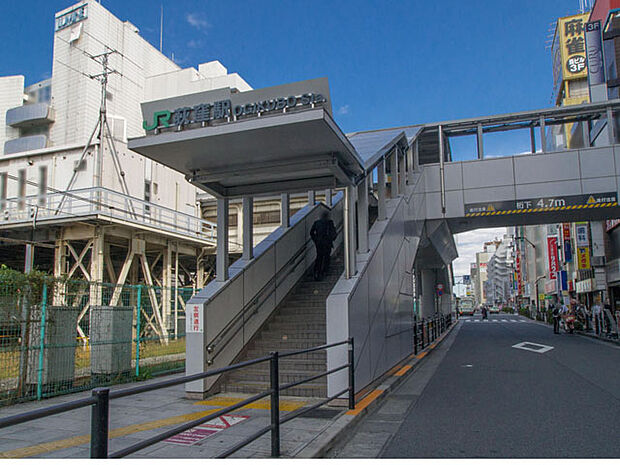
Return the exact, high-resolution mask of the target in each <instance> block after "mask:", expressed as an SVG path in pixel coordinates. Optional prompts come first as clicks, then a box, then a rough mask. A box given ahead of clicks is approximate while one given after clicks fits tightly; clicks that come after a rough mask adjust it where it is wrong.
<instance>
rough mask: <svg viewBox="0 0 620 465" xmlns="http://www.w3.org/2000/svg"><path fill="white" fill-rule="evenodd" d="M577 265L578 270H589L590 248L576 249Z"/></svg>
mask: <svg viewBox="0 0 620 465" xmlns="http://www.w3.org/2000/svg"><path fill="white" fill-rule="evenodd" d="M577 263H578V265H579V269H580V270H589V269H590V247H577Z"/></svg>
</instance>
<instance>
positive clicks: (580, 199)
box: [465, 192, 618, 216]
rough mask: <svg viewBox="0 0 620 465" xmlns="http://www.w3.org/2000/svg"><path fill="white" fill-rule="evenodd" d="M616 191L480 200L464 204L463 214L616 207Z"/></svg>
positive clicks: (477, 214) (486, 214)
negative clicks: (497, 200)
mask: <svg viewBox="0 0 620 465" xmlns="http://www.w3.org/2000/svg"><path fill="white" fill-rule="evenodd" d="M617 206H618V197H617V194H616V192H602V193H599V194H580V195H564V196H558V197H536V198H532V199H524V200H506V201H500V202H480V203H467V204H465V216H494V215H513V214H522V213H544V212H551V211H562V210H581V209H589V208H607V207H617Z"/></svg>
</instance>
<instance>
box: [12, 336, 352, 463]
mask: <svg viewBox="0 0 620 465" xmlns="http://www.w3.org/2000/svg"><path fill="white" fill-rule="evenodd" d="M344 344H347V345H348V361H347V363H346V364H344V365H342V366H339V367H337V368H333V369H331V370H328V371H326V372H323V373H319V374H317V375H314V376H310V377H308V378H304V379H302V380H300V381H295V382H291V383H287V384H283V385H281V384H280V381H279V360H280V359H282V358H286V357H292V356H294V355H300V354H306V353H310V352H316V351H319V350H325V349H329V348H331V347H336V346H341V345H344ZM264 362H269V364H270V370H269V379H270V385H271V388H270V389H269V390H267V391H263V392H261V393H259V394H256V395H254V396H251V397H249V398H247V399H245V400H243V401H241V402H237V403H236V404H233V405H230V406H228V407H226V408H223V409H221V410H218V411H217V412H215V413H212V414H210V415H206V416H204V417H201V418H199V419H197V420H193V421H190V422H187V423H183V424H182V425H180V426H177V427H176V428H172V429H170V430H168V431H166V432H164V433H161V434H158V435H156V436H153V437H151V438H148V439H145V440H143V441H140V442H138V443H136V444H133V445H131V446H129V447H126V448H125V449H122V450H119V451H117V452H113V453H109V451H108V440H109V424H110V400H112V399H119V398H121V397H127V396H131V395H135V394H140V393H143V392H150V391H156V390H158V389H163V388H168V387H172V386H176V385H179V384H184V383H187V382H190V381H196V380H199V379H203V378H207V377H209V376H215V375H221V374H223V373H226V372H229V371H234V370H238V369H241V368H244V367H248V366H251V365H256V364H258V363H264ZM354 367H355V365H354V345H353V338H350V339H347V340H346V341H341V342H335V343H332V344H325V345H322V346H317V347H311V348H309V349H303V350H296V351H291V352H284V353H278V352H272V353H271V354H269V355H268V356H265V357H261V358H257V359H253V360H248V361H245V362H241V363H237V364H234V365H230V366H228V367H224V368H220V369H217V370H212V371H206V372H202V373H197V374H194V375H189V376H183V377H180V378H174V379H171V380H167V381H161V382H158V383H153V384H149V385H146V386H138V387H133V388H127V389H121V390H118V391H110V390H109V389H108V388H97V389H93V391H92V394H91V397H86V398H84V399H78V400H74V401H70V402H64V403H62V404H59V405H54V406H51V407H44V408H41V409H36V410H33V411H31V412H27V413H20V414H17V415H13V416H10V417H6V418H1V419H0V429H2V428H7V427H9V426H14V425H19V424H22V423H26V422H28V421H32V420H37V419H40V418H45V417H49V416H51V415H55V414H57V413H63V412H68V411H71V410H76V409H78V408H82V407H88V406H91V427H90V428H91V431H90V457H91V458H121V457H126V456H128V455H130V454H133V453H134V452H137V451H139V450H142V449H145V448H147V447H149V446H152V445H153V444H156V443H158V442H160V441H163V440H165V439H168V438H170V437H172V436H175V435H177V434H179V433H182V432H183V431H186V430H188V429H190V428H193V427H195V426H198V425H200V424H202V423H205V422H207V421H209V420H212V419H214V418H216V417H219V416H222V415H225V414H227V413H229V412H232V411H233V410H237V409H239V408H241V407H244V406H246V405H249V404H251V403H252V402H255V401H257V400H259V399H262V398H264V397H267V396H270V398H271V422H270V424H269V425H268V426H266V427H264V428H262V429H260V430H258V431H256V432H255V433H254V434H252V435H251V436H250V437H248V438H246V439H244V440H243V441H241V442H239V443H237V444H235V445H234V446H233V447H231V448H230V449H228V450H227V451H225V452H223V453H221V454H220V455H219V456H218V457H217V458H225V457H228V456H230V455H231V454H233V453H235V452H237V451H238V450H240V449H242V448H243V447H245V446H246V445H248V444H250V443H251V442H253V441H255V440H256V439H258V438H259V437H261V436H262V435H263V434H265V433H267V432H269V431H270V432H271V456H272V457H279V456H280V425H282V424H284V423H286V422H288V421H291V420H293V419H295V418H297V417H299V416H301V415H303V414H305V413H307V412H309V411H312V410H314V409H317V408H318V407H320V406H322V405H324V404H326V403H328V402H330V401H332V400H334V399H336V398H337V397H340V396H342V395H343V394H345V393H347V392H348V400H349V404H348V407H349V409H354V408H355V368H354ZM344 369H348V371H349V386H348V387H347V388H346V389H343V390H342V391H340V392H338V393H337V394H334V395H333V396H330V397H328V398H326V399H323V400H322V401H320V402H317V403H315V404H313V405H310V406H308V407H304V408H301V409H299V410H296V411H293V412H291V413H289V414H287V415H285V416H284V417H282V418H281V417H280V392H282V391H284V390H286V389H289V388H292V387H295V386H298V385H300V384H304V383H308V382H310V381H314V380H315V379H318V378H321V377H323V376H327V375H330V374H332V373H335V372H338V371H340V370H344Z"/></svg>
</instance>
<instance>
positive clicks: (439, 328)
mask: <svg viewBox="0 0 620 465" xmlns="http://www.w3.org/2000/svg"><path fill="white" fill-rule="evenodd" d="M451 325H452V315H440V316H435V317H433V318H429V319H424V320H422V321H418V322H416V323H414V325H413V353H414V354H415V355H418V353H419V352H420V351H421V350H424V348H425V347H428V346H429V345H430V344H432V343H433V342H434V341H435V340H436V339H437V338H438V337H439V336H441V335H442V334H443V333H444V331H446V330H447V329H448V328H450V326H451Z"/></svg>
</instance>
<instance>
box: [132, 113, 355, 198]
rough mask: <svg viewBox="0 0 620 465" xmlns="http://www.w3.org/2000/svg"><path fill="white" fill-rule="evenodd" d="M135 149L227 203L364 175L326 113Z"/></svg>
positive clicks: (231, 126)
mask: <svg viewBox="0 0 620 465" xmlns="http://www.w3.org/2000/svg"><path fill="white" fill-rule="evenodd" d="M129 148H130V149H131V150H133V151H135V152H138V153H140V154H142V155H144V156H146V157H148V158H151V159H153V160H155V161H157V162H159V163H161V164H163V165H166V166H168V167H170V168H172V169H175V170H177V171H179V172H181V173H183V174H185V176H186V178H187V179H188V180H189V181H190V182H192V183H193V184H195V185H196V186H198V187H200V188H202V189H204V190H206V191H207V192H209V193H211V194H213V195H216V196H223V197H241V196H244V195H259V194H272V193H280V192H300V191H304V190H309V189H315V190H318V189H326V188H336V187H343V186H346V185H351V184H354V183H355V181H356V180H357V178H358V177H359V176H360V175H362V174H363V172H364V170H363V162H362V160H361V159H360V157H359V155H358V154H357V152H356V151H355V149H354V148H353V146H352V145H351V143H350V142H349V140H348V139H347V138H346V137H345V135H344V134H343V133H342V131H341V130H340V128H339V127H338V126H337V125H336V123H335V122H334V120H333V119H332V117H331V116H330V115H329V113H328V112H327V111H326V110H325V109H324V108H314V109H310V110H306V111H298V112H290V113H282V114H278V115H275V116H263V117H260V118H253V119H247V120H241V121H236V122H231V123H227V124H220V125H217V126H207V127H202V128H196V129H191V130H185V131H179V132H163V133H161V134H154V135H148V136H145V137H140V138H136V139H132V140H130V141H129Z"/></svg>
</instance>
